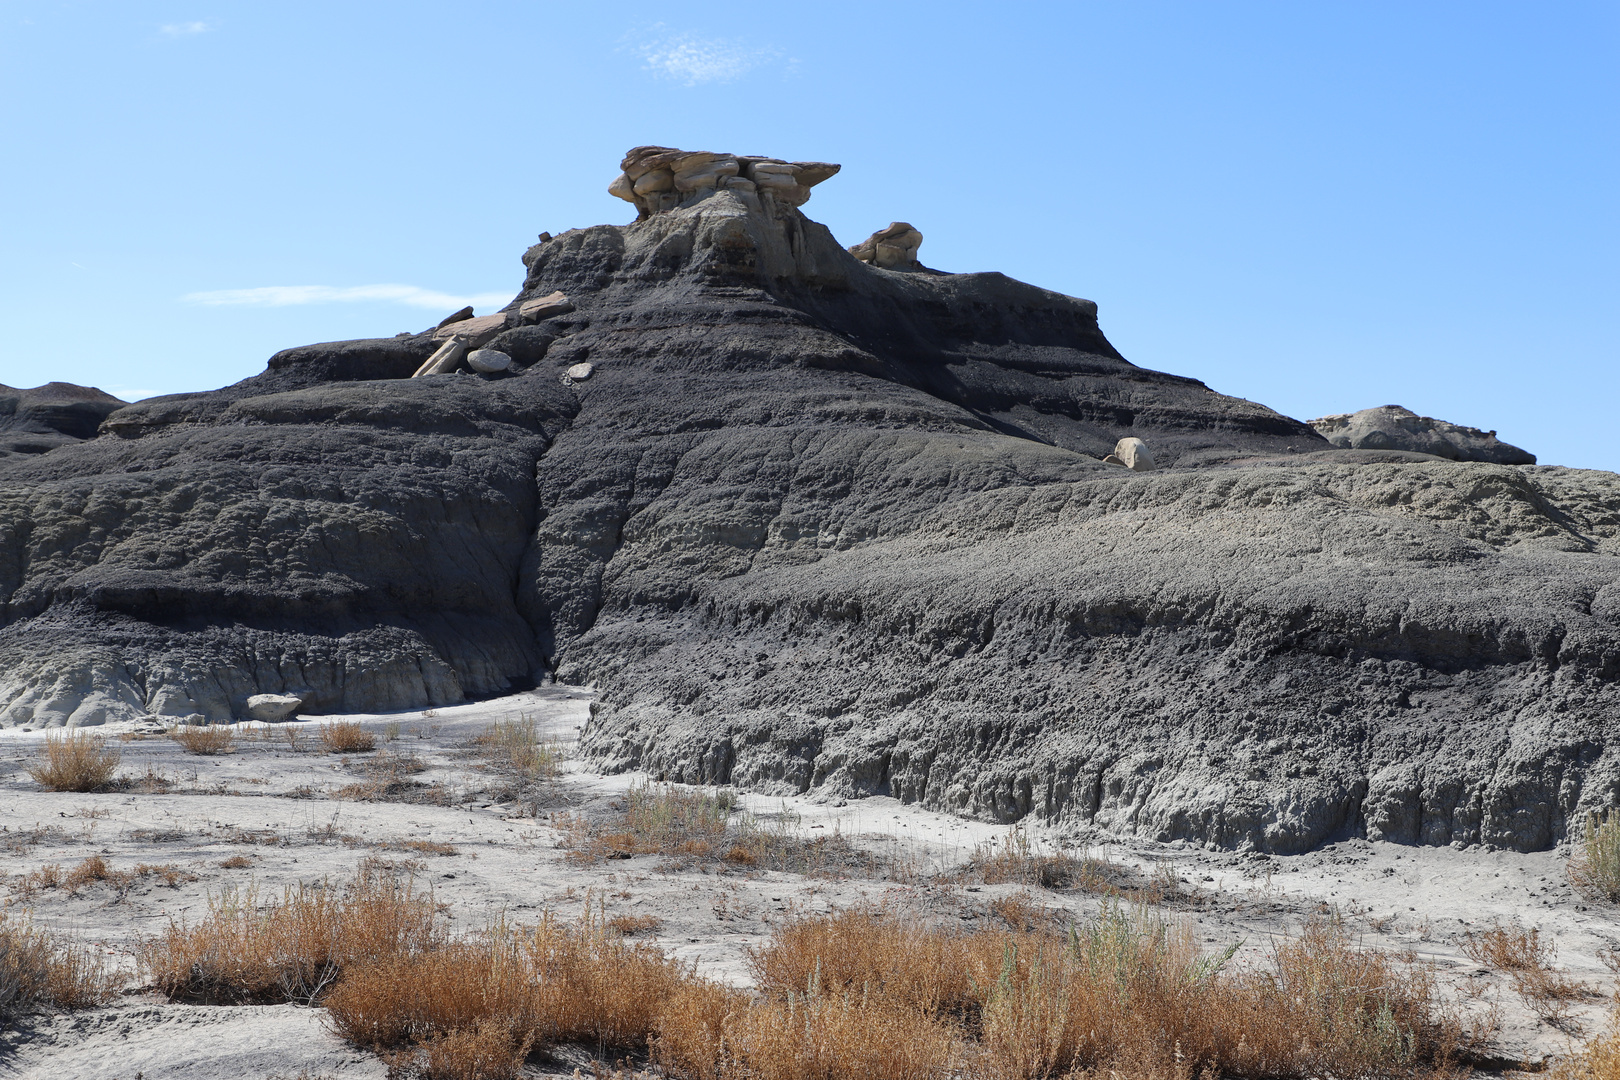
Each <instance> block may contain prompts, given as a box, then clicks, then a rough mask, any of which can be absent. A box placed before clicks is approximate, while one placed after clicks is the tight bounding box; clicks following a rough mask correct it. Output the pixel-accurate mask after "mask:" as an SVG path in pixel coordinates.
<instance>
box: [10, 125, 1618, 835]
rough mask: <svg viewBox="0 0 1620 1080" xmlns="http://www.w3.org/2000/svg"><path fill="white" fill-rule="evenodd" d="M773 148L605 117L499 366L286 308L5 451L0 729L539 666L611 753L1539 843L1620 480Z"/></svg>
mask: <svg viewBox="0 0 1620 1080" xmlns="http://www.w3.org/2000/svg"><path fill="white" fill-rule="evenodd" d="M638 155H639V156H638ZM670 155H673V156H670ZM666 158H667V160H666ZM699 158H702V160H698V159H699ZM813 164H815V163H788V162H776V161H773V160H770V159H762V158H735V157H727V156H724V155H689V154H683V153H682V152H679V151H670V150H666V149H664V148H641V149H640V150H638V151H633V152H632V154H631V156H630V157H628V158H627V159H626V165H625V172H624V174H623V177H622V178H621V181H619V182H616V186H617V187H621V188H622V187H625V186H626V184H628V188H627V191H628V195H629V196H630V197H631V201H634V202H636V203H637V207H638V215H639V217H638V220H637V222H635V223H634V224H631V225H628V226H623V227H619V226H598V227H595V228H589V229H579V230H574V231H572V232H568V233H564V234H562V235H560V236H557V237H555V238H552V237H546V238H544V239H543V240H542V242H541V243H540V244H537V245H535V246H534V247H532V248H531V249H530V250H529V251H528V252H526V253H525V255H524V257H523V262H524V266H525V268H526V271H527V273H526V276H525V279H524V282H523V286H522V288H521V290H520V291H519V293H518V294H517V296H516V297H515V298H514V299H513V301H512V304H511V305H509V306H508V307H507V309H506V311H505V313H504V314H505V315H506V316H507V317H506V318H505V319H503V320H499V325H497V324H496V323H495V322H492V323H491V324H490V325H491V329H492V330H493V332H494V335H493V336H492V337H490V338H489V339H488V340H487V341H484V340H480V341H479V342H478V344H479V345H480V347H482V348H484V349H488V350H492V351H495V352H499V353H501V354H503V355H505V356H508V357H510V358H511V361H512V362H511V364H510V366H508V367H506V368H503V369H502V370H499V371H495V372H490V373H484V374H475V373H472V372H468V371H461V372H458V373H454V374H442V375H433V374H428V375H423V376H421V377H419V378H414V379H413V378H410V376H411V375H413V374H414V373H415V372H417V371H418V370H420V369H421V368H422V365H423V364H424V362H425V361H427V360H428V358H429V357H431V356H432V355H434V353H435V351H436V350H437V349H439V348H440V347H441V346H442V345H443V341H442V340H439V339H436V338H435V337H434V334H433V331H431V330H430V331H428V332H424V333H423V334H420V335H411V336H405V337H400V338H391V339H380V340H377V341H361V342H342V343H334V344H327V345H318V346H307V347H304V348H301V349H294V350H288V351H286V352H284V353H280V354H278V355H277V356H276V357H273V358H272V359H271V362H270V365H269V368H268V369H267V371H266V372H265V373H264V374H263V375H260V376H257V377H255V378H254V379H249V380H246V381H245V382H243V383H240V384H237V385H235V386H232V387H227V388H225V389H224V390H219V391H213V392H210V393H204V394H193V395H181V396H177V397H173V398H169V399H159V400H154V401H147V402H141V403H139V404H137V405H133V406H129V407H127V408H123V409H120V410H118V411H116V412H114V413H112V414H111V415H110V416H109V417H108V418H107V420H106V421H105V423H104V424H103V425H102V427H101V434H100V436H99V437H97V438H94V439H90V440H88V441H85V442H81V443H73V444H65V445H62V446H60V447H58V448H57V449H54V450H51V451H50V452H48V453H41V454H38V455H35V456H33V457H29V458H21V457H13V458H8V459H4V460H3V461H0V597H3V598H4V600H5V606H4V608H3V609H0V610H3V619H4V622H5V627H4V629H3V630H0V723H10V724H30V725H39V724H61V723H70V724H91V723H96V722H100V721H105V720H108V719H115V718H120V717H129V716H136V715H143V714H148V713H155V714H159V715H166V716H183V715H191V714H201V715H202V716H204V717H207V718H209V719H213V720H226V719H230V718H232V717H237V716H241V715H244V714H245V710H246V709H247V707H248V705H247V702H248V699H249V698H251V697H253V696H255V695H259V694H277V695H285V696H290V697H296V698H298V699H300V700H301V701H302V703H303V704H302V706H301V709H302V711H303V712H304V713H320V712H326V711H335V710H358V709H366V710H372V709H390V708H421V707H424V706H428V705H434V704H439V703H443V702H448V701H454V700H459V699H460V698H462V697H463V696H466V695H477V694H488V693H496V692H499V691H501V690H503V689H505V688H508V687H511V686H514V685H522V684H525V683H528V682H532V681H541V680H545V679H548V678H552V677H557V678H561V679H563V680H567V681H573V682H594V683H595V684H597V686H598V687H600V690H601V697H600V699H599V702H598V704H597V707H596V710H595V713H594V716H593V719H592V722H591V724H590V726H589V728H588V730H587V731H586V733H585V747H586V750H587V752H588V753H590V754H592V755H593V756H594V757H595V758H596V759H597V760H598V761H600V762H602V763H603V764H604V765H606V766H608V767H613V768H629V767H643V768H648V769H651V770H652V771H654V772H655V773H657V774H661V775H663V776H666V777H668V778H670V779H679V780H687V781H712V782H723V783H735V784H744V785H748V786H750V787H754V788H759V789H763V790H776V791H803V790H808V789H819V790H821V791H824V792H826V793H827V794H828V795H831V796H850V795H861V794H870V793H876V792H882V793H887V794H892V795H895V796H898V797H900V798H904V799H913V800H919V801H923V802H926V803H928V804H930V805H933V806H938V807H946V808H950V809H954V810H959V811H962V812H966V813H972V814H982V815H990V816H995V817H999V818H1015V817H1018V816H1020V815H1025V814H1037V815H1041V816H1044V817H1049V818H1055V819H1059V820H1064V821H1069V822H1073V823H1076V824H1088V825H1095V826H1097V827H1099V828H1106V829H1109V830H1113V831H1117V832H1125V833H1139V834H1145V835H1150V836H1156V837H1162V838H1174V837H1185V838H1189V839H1194V840H1199V841H1206V842H1211V843H1217V844H1225V845H1252V846H1255V847H1260V848H1265V849H1270V850H1278V851H1293V850H1299V849H1301V848H1305V847H1309V846H1311V845H1313V844H1316V843H1319V842H1321V841H1323V840H1326V839H1329V838H1331V837H1334V836H1338V835H1345V834H1366V835H1370V836H1376V837H1383V838H1387V839H1391V840H1397V841H1401V842H1407V843H1451V842H1464V843H1468V842H1490V843H1497V844H1502V845H1508V846H1513V847H1519V848H1536V847H1543V846H1546V845H1548V844H1551V843H1553V842H1555V841H1556V840H1557V839H1558V838H1560V837H1561V836H1563V835H1565V834H1566V833H1567V832H1568V830H1569V829H1570V828H1571V827H1572V825H1573V823H1575V822H1577V821H1578V820H1579V819H1580V815H1581V814H1582V813H1584V812H1585V811H1586V810H1587V809H1590V808H1594V807H1598V806H1605V805H1608V804H1610V803H1612V802H1614V801H1615V797H1616V783H1617V777H1616V771H1615V767H1614V760H1613V754H1612V752H1611V751H1610V749H1609V746H1610V742H1611V736H1612V734H1613V733H1614V728H1615V723H1616V720H1615V718H1616V717H1617V716H1620V711H1617V706H1620V696H1617V694H1616V691H1615V686H1616V678H1617V676H1620V575H1617V573H1616V567H1617V566H1620V563H1617V562H1616V559H1615V556H1616V554H1617V553H1620V478H1617V477H1615V476H1614V475H1612V474H1607V473H1592V472H1576V471H1572V470H1564V469H1555V468H1545V467H1539V468H1538V467H1514V466H1504V465H1494V464H1479V463H1457V462H1447V461H1436V460H1435V459H1434V458H1433V457H1431V456H1425V455H1418V454H1411V453H1402V452H1398V451H1375V450H1368V449H1361V450H1355V449H1351V450H1340V449H1335V448H1333V447H1332V446H1330V445H1329V444H1328V443H1327V442H1326V441H1325V440H1324V439H1323V438H1322V437H1321V436H1319V435H1318V434H1317V433H1316V432H1314V431H1312V430H1311V429H1310V428H1309V427H1307V426H1306V425H1304V424H1301V423H1299V422H1298V421H1295V420H1292V419H1289V418H1288V417H1284V416H1281V415H1279V414H1277V413H1275V412H1272V411H1271V410H1269V409H1266V408H1265V407H1263V406H1261V405H1257V404H1255V403H1252V402H1248V401H1243V400H1240V399H1235V398H1230V397H1226V396H1224V395H1221V394H1218V393H1215V392H1213V391H1211V390H1210V389H1209V388H1207V387H1205V386H1204V385H1203V384H1201V383H1199V382H1197V381H1195V380H1192V379H1188V378H1182V377H1178V376H1173V375H1166V374H1163V373H1159V372H1155V371H1150V370H1146V369H1143V368H1138V367H1135V366H1134V365H1132V364H1130V363H1128V362H1127V361H1125V360H1124V359H1123V358H1122V357H1120V356H1119V354H1118V353H1117V352H1116V351H1115V350H1114V349H1113V348H1112V347H1111V346H1110V345H1109V344H1108V342H1107V340H1106V339H1105V338H1104V336H1103V335H1102V333H1101V331H1100V330H1099V328H1098V325H1097V317H1096V308H1095V306H1094V305H1092V304H1091V303H1089V302H1087V301H1084V300H1077V299H1074V298H1072V297H1067V296H1062V295H1059V294H1056V293H1052V292H1049V291H1047V290H1044V289H1039V288H1036V287H1034V286H1030V285H1025V284H1022V283H1020V282H1016V281H1013V280H1011V279H1008V278H1006V277H1004V276H1002V275H999V274H993V273H972V274H946V273H939V272H935V271H927V270H918V269H911V268H905V269H903V270H902V269H898V268H897V269H893V270H891V269H886V268H884V267H883V266H882V265H881V264H877V265H874V264H870V263H867V262H863V261H861V260H860V259H857V258H856V257H855V256H853V255H851V254H850V253H849V252H848V251H846V250H845V249H844V248H843V247H842V246H841V245H840V244H838V242H837V241H835V240H834V239H833V237H832V236H831V235H830V234H829V233H828V231H827V230H826V229H825V228H823V227H822V226H820V225H818V224H816V223H815V222H813V221H811V220H809V219H808V218H806V217H805V216H804V215H803V214H802V212H801V211H800V210H799V209H798V208H797V207H798V205H800V204H801V203H802V200H799V201H798V202H795V199H796V198H797V196H798V194H800V193H799V192H798V191H797V190H794V191H791V192H790V195H791V196H792V197H787V198H777V197H774V196H773V197H772V198H769V199H766V198H763V197H762V196H761V192H762V190H763V187H762V181H761V179H760V178H761V177H762V176H770V175H775V176H777V177H779V178H782V177H785V178H786V179H783V180H781V181H780V182H777V181H771V183H775V184H777V186H778V187H780V188H781V189H782V190H784V191H785V190H788V181H789V180H791V182H792V183H793V184H796V185H799V186H801V187H804V188H805V191H806V192H807V191H808V186H807V178H814V177H815V176H817V175H818V174H817V173H816V171H814V170H811V171H806V169H805V167H806V166H808V165H813ZM766 165H772V166H791V168H785V169H779V170H776V171H774V172H773V171H772V170H770V169H766V170H765V171H764V172H763V173H762V172H761V171H760V170H761V169H762V168H763V166H766ZM733 168H734V169H735V171H732V170H733ZM745 168H749V169H751V170H752V176H753V179H751V180H749V179H748V177H747V176H745V175H744V170H745ZM829 168H834V167H830V166H826V167H822V168H821V171H825V170H826V169H829ZM660 169H663V170H665V171H667V172H668V173H669V184H668V187H667V188H666V187H665V186H664V178H663V177H662V176H660V175H655V174H657V173H658V172H659V170H660ZM637 170H640V171H639V172H638V171H637ZM795 170H798V171H795ZM632 173H634V174H635V175H632ZM827 175H831V173H830V172H827ZM649 176H653V177H654V179H653V180H652V181H648V182H647V183H642V181H643V180H645V179H646V178H647V177H649ZM738 179H743V180H748V183H747V184H744V183H732V182H731V181H733V180H738ZM820 179H825V176H821V177H820ZM710 181H713V182H712V183H711V182H710ZM818 182H819V181H818ZM641 188H645V189H646V190H645V191H642V190H640V189H641ZM620 193H621V194H624V192H620ZM669 193H673V194H672V195H670V197H669V198H664V197H663V196H665V195H666V194H669ZM652 196H658V197H659V198H657V199H656V200H655V199H653V198H652ZM675 196H679V197H678V198H677V197H675ZM559 294H560V295H561V296H563V297H566V298H567V301H568V303H567V304H566V305H559V304H558V302H557V301H556V300H555V299H554V298H555V297H556V296H557V295H559ZM525 311H527V312H528V316H524V315H523V313H524V312H525ZM537 313H543V314H537ZM458 314H460V315H465V316H468V317H470V316H471V313H470V312H467V313H458ZM531 317H532V319H531ZM458 321H460V322H465V321H468V320H467V319H466V318H463V319H460V320H458ZM447 325H454V324H448V323H447ZM1130 439H1139V440H1141V444H1142V451H1143V453H1144V454H1145V455H1149V456H1146V457H1145V458H1144V460H1145V461H1151V462H1152V463H1153V465H1154V466H1155V467H1154V468H1153V469H1152V471H1136V470H1134V469H1124V468H1119V467H1118V466H1116V465H1110V464H1105V463H1104V461H1103V459H1104V458H1106V457H1108V456H1109V455H1110V454H1113V453H1115V451H1116V450H1117V449H1118V448H1119V447H1120V446H1127V447H1132V450H1133V453H1134V444H1131V443H1128V442H1123V441H1122V440H1130Z"/></svg>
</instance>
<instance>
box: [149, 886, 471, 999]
mask: <svg viewBox="0 0 1620 1080" xmlns="http://www.w3.org/2000/svg"><path fill="white" fill-rule="evenodd" d="M440 938H441V934H440V930H439V928H438V926H437V921H436V913H435V906H434V903H433V900H432V897H431V896H430V895H427V894H424V893H421V892H418V891H417V890H415V889H414V888H413V887H412V886H411V885H410V884H409V883H408V882H402V881H400V880H399V879H397V878H394V877H390V876H387V875H381V874H367V873H362V874H360V875H359V876H358V877H357V878H356V879H355V881H354V882H353V884H351V885H350V886H349V887H348V888H347V889H338V888H333V887H322V886H312V885H303V884H300V885H299V886H297V887H296V888H289V889H287V890H286V891H285V892H284V893H283V894H282V897H281V900H280V901H279V902H275V901H273V902H271V903H269V904H266V905H265V906H264V908H263V910H260V906H259V904H258V898H257V895H256V894H255V893H254V892H253V891H252V890H248V891H246V892H237V891H235V890H230V889H228V890H226V891H225V892H224V893H222V894H220V895H218V896H215V897H210V898H209V904H208V914H207V916H205V917H204V918H203V919H202V920H201V921H200V922H198V923H197V924H196V925H195V926H192V925H188V924H186V923H184V922H179V923H176V922H170V924H169V926H168V929H167V930H165V931H164V932H163V933H162V934H161V935H159V936H158V937H156V938H154V939H152V940H150V941H147V942H144V943H143V944H142V945H141V947H140V949H139V953H138V955H139V959H140V962H141V966H142V968H143V969H144V970H145V971H147V972H148V973H149V974H150V975H151V978H152V981H153V982H154V984H155V985H156V986H157V988H158V989H159V990H160V991H162V992H163V993H164V994H165V995H167V996H168V997H169V998H171V999H172V1000H175V1001H192V1002H200V1003H203V1004H241V1003H265V1004H274V1003H280V1002H288V1001H292V1002H299V1003H305V1004H307V1003H309V1002H311V1001H313V1000H315V999H316V998H317V997H319V996H320V995H321V994H322V992H323V991H325V990H326V989H327V988H328V987H329V986H330V985H331V984H332V982H333V980H335V979H336V978H337V977H338V975H339V973H340V972H342V971H343V969H344V968H345V967H347V966H349V965H352V964H354V963H358V962H361V961H367V960H373V959H376V958H379V957H389V956H395V955H398V954H399V953H401V952H404V951H410V950H415V949H423V948H426V947H429V946H430V945H432V944H434V943H436V942H438V941H439V940H440Z"/></svg>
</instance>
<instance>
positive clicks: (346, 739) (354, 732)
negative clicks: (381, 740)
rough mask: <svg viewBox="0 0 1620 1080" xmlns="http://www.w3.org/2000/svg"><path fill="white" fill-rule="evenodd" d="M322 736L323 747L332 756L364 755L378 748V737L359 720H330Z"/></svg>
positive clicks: (323, 727) (322, 730) (322, 728)
mask: <svg viewBox="0 0 1620 1080" xmlns="http://www.w3.org/2000/svg"><path fill="white" fill-rule="evenodd" d="M289 730H290V729H289ZM320 734H321V745H322V746H323V747H325V748H326V751H327V753H330V754H363V753H365V752H366V751H367V750H375V749H376V748H377V736H375V735H373V734H371V732H369V731H366V730H365V729H363V728H362V727H361V726H360V721H358V720H329V721H327V722H326V723H323V724H322V725H321V731H320Z"/></svg>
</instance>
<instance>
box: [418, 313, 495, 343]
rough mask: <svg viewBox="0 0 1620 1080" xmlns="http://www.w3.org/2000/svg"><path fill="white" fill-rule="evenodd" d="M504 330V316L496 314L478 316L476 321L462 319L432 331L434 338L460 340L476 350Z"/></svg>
mask: <svg viewBox="0 0 1620 1080" xmlns="http://www.w3.org/2000/svg"><path fill="white" fill-rule="evenodd" d="M505 329H506V315H505V313H504V312H497V313H496V314H494V315H480V316H479V317H478V318H476V319H463V320H461V321H460V322H457V323H451V324H450V325H449V326H441V327H439V329H437V330H435V331H433V336H434V337H436V338H440V339H443V338H453V337H454V338H461V339H462V340H463V341H466V342H468V343H469V344H470V345H471V346H472V347H473V348H477V347H478V346H479V345H482V344H483V343H484V342H486V341H488V340H489V339H490V338H492V337H494V336H495V335H496V334H498V333H500V332H501V331H502V330H505Z"/></svg>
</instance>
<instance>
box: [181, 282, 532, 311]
mask: <svg viewBox="0 0 1620 1080" xmlns="http://www.w3.org/2000/svg"><path fill="white" fill-rule="evenodd" d="M180 299H182V300H184V301H185V302H186V303H188V304H204V305H207V306H209V307H224V306H237V307H293V306H295V305H299V304H377V303H382V304H404V305H405V306H407V307H415V308H429V309H443V308H449V309H452V310H454V309H456V308H463V307H467V306H468V305H471V306H473V307H475V308H477V307H500V306H501V305H503V304H505V303H506V302H507V301H508V300H510V299H512V297H511V295H510V294H508V293H476V294H473V295H471V296H461V295H457V294H455V293H446V292H438V291H436V290H434V289H423V288H420V287H418V286H416V285H347V286H335V285H266V286H263V287H261V288H257V289H214V290H212V291H209V292H194V293H187V294H186V295H185V296H182V297H181V298H180Z"/></svg>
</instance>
